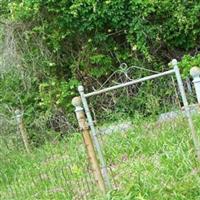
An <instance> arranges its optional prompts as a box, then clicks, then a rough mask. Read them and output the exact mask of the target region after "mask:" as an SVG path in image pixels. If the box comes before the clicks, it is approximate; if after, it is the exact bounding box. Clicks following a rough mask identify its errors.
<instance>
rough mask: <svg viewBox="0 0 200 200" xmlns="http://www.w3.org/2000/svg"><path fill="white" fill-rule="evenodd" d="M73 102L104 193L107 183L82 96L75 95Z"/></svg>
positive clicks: (93, 168) (90, 157)
mask: <svg viewBox="0 0 200 200" xmlns="http://www.w3.org/2000/svg"><path fill="white" fill-rule="evenodd" d="M72 104H73V106H74V107H75V112H76V118H77V120H78V123H79V127H80V130H81V131H82V132H83V139H84V143H85V146H86V149H87V154H88V157H89V160H90V164H91V167H92V171H93V173H94V177H95V179H96V181H97V184H98V186H99V188H100V190H101V191H102V192H103V193H105V192H106V187H105V183H104V180H103V176H102V173H101V169H100V166H99V163H98V160H97V157H96V153H95V149H94V145H93V141H92V138H91V135H90V131H89V127H88V123H87V120H86V117H85V112H84V110H83V107H82V102H81V98H80V97H74V98H73V99H72Z"/></svg>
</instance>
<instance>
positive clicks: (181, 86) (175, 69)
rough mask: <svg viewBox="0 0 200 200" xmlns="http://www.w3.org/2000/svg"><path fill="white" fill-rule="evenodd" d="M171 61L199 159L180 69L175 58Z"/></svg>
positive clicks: (199, 147)
mask: <svg viewBox="0 0 200 200" xmlns="http://www.w3.org/2000/svg"><path fill="white" fill-rule="evenodd" d="M171 63H172V66H173V67H174V72H175V74H176V79H177V82H178V87H179V90H180V94H181V98H182V100H183V105H184V108H185V112H186V116H187V119H188V123H189V127H190V129H191V133H192V139H193V142H194V145H195V150H196V154H197V158H198V159H199V160H200V143H199V138H198V136H197V134H196V131H195V129H194V125H193V122H192V116H191V113H190V108H189V104H188V101H187V98H186V94H185V90H184V86H183V81H182V78H181V74H180V71H179V68H178V62H177V60H176V59H173V60H172V62H171Z"/></svg>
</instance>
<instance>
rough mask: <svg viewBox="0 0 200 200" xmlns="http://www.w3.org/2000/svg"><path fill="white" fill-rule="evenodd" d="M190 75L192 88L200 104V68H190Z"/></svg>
mask: <svg viewBox="0 0 200 200" xmlns="http://www.w3.org/2000/svg"><path fill="white" fill-rule="evenodd" d="M190 75H191V76H192V78H193V83H194V88H195V92H196V96H197V100H198V104H200V68H199V67H192V68H191V69H190Z"/></svg>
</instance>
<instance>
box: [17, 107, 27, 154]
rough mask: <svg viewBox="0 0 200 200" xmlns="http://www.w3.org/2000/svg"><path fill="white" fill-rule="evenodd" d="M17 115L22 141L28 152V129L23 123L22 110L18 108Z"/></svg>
mask: <svg viewBox="0 0 200 200" xmlns="http://www.w3.org/2000/svg"><path fill="white" fill-rule="evenodd" d="M15 115H16V120H17V125H18V127H19V132H20V134H21V137H22V141H23V143H24V147H25V149H26V151H27V153H30V147H29V143H28V136H27V131H26V128H25V126H24V123H23V112H21V111H20V110H18V109H17V110H16V111H15Z"/></svg>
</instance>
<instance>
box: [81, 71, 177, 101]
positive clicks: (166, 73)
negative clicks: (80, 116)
mask: <svg viewBox="0 0 200 200" xmlns="http://www.w3.org/2000/svg"><path fill="white" fill-rule="evenodd" d="M173 73H175V71H174V69H172V70H169V71H166V72H161V73H159V74H154V75H151V76H146V77H144V78H140V79H136V80H133V81H129V82H127V83H122V84H119V85H115V86H112V87H109V88H105V89H102V90H97V91H94V92H90V93H87V94H84V96H85V97H91V96H95V95H98V94H102V93H105V92H109V91H112V90H116V89H119V88H123V87H126V86H129V85H133V84H135V83H140V82H143V81H147V80H151V79H155V78H158V77H162V76H165V75H168V74H173Z"/></svg>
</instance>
